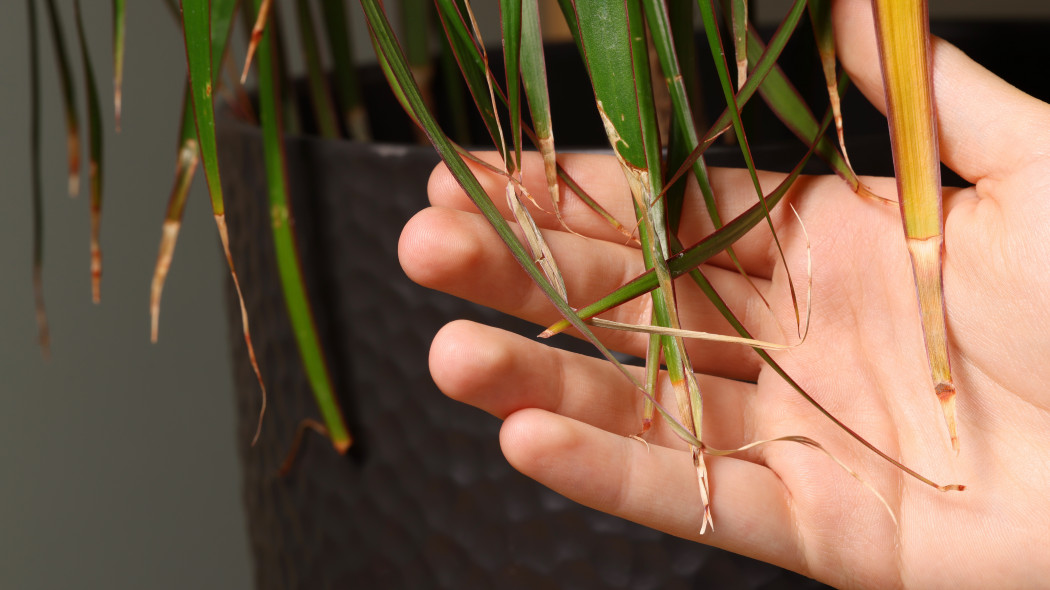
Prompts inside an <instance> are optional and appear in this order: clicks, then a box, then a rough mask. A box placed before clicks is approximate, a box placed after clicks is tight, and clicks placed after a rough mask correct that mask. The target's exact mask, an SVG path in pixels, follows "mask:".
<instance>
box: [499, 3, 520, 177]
mask: <svg viewBox="0 0 1050 590" xmlns="http://www.w3.org/2000/svg"><path fill="white" fill-rule="evenodd" d="M521 10H522V5H521V0H500V19H501V22H502V25H503V64H504V66H505V68H506V72H507V110H508V114H509V117H510V131H511V133H510V134H511V145H512V148H511V149H509V150H508V151H509V152H512V153H513V154H514V157H513V158H512V159H510V160H508V162H507V164H508V166H509V167H510V169H509V170H508V172H510V173H514V172H515V171H517V170H518V168H519V167H520V166H521V82H520V81H519V80H520V79H521V20H522V17H521Z"/></svg>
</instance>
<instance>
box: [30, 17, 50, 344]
mask: <svg viewBox="0 0 1050 590" xmlns="http://www.w3.org/2000/svg"><path fill="white" fill-rule="evenodd" d="M26 13H27V15H28V20H29V22H28V25H29V168H30V182H31V183H32V185H31V194H32V200H33V301H34V305H35V311H36V327H37V343H38V344H39V345H40V352H41V354H43V355H44V358H45V359H48V358H50V357H51V333H50V329H49V328H48V323H47V308H46V307H45V306H44V196H43V180H42V176H43V173H42V171H41V142H40V37H39V33H38V31H37V16H36V0H26Z"/></svg>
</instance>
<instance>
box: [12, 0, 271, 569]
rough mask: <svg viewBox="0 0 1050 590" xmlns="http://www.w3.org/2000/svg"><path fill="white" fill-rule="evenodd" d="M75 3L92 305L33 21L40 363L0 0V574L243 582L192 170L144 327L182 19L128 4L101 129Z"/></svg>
mask: <svg viewBox="0 0 1050 590" xmlns="http://www.w3.org/2000/svg"><path fill="white" fill-rule="evenodd" d="M39 4H40V5H41V6H42V5H43V3H39ZM57 4H59V5H60V6H63V7H65V8H67V9H69V10H66V11H65V12H64V13H63V16H65V17H66V18H65V22H64V24H65V25H66V31H67V33H69V34H71V33H72V32H73V31H74V28H73V24H74V22H73V19H72V11H71V7H72V2H69V1H61V2H58V3H57ZM83 4H84V5H85V6H86V7H90V9H89V10H90V13H89V14H86V15H85V16H86V26H87V30H88V32H89V33H88V34H89V37H90V39H89V42H90V44H91V50H92V53H93V55H94V57H95V60H96V61H95V67H96V70H97V75H98V78H99V80H100V88H99V91H100V93H101V94H102V95H103V101H104V104H103V107H104V116H105V120H106V122H105V125H106V129H107V131H106V136H105V142H106V145H105V151H106V158H107V159H108V163H107V165H106V167H105V172H106V176H105V201H104V215H103V222H102V224H103V234H102V249H103V256H104V261H103V262H104V274H103V283H102V303H101V305H97V306H96V305H93V304H92V303H91V293H90V283H89V273H88V228H89V225H88V224H89V222H88V198H87V195H86V194H82V195H81V196H80V197H79V198H77V199H75V200H72V199H70V198H69V197H68V196H67V194H66V188H65V146H64V140H63V123H62V116H61V112H62V111H61V103H60V100H59V94H58V83H57V78H56V76H55V75H54V73H53V67H52V64H53V60H52V53H51V46H50V41H49V36H46V35H45V36H42V41H43V42H44V45H43V47H42V49H43V53H42V55H41V60H42V64H43V65H44V67H45V69H44V71H45V75H44V76H43V80H42V84H43V93H44V96H45V100H44V104H43V112H44V114H45V117H46V118H45V120H44V129H43V136H44V149H45V161H44V191H45V199H46V211H45V215H46V224H47V225H46V253H45V255H46V266H45V293H46V297H47V305H48V311H49V312H50V320H51V336H52V341H53V351H52V352H53V355H52V359H51V360H50V361H44V360H43V359H42V358H41V354H40V351H39V349H38V348H37V346H36V343H35V340H36V326H35V321H34V317H33V300H32V290H31V284H30V276H31V275H30V272H31V271H30V268H31V267H30V256H31V251H30V244H31V242H30V219H31V218H30V201H29V177H28V168H29V160H28V147H27V138H28V119H27V117H28V112H29V111H28V108H27V103H28V92H29V90H28V64H27V60H26V59H25V58H24V57H22V56H25V55H26V51H27V47H28V36H27V33H26V30H27V29H26V22H27V21H26V15H25V13H24V10H25V3H24V2H5V3H4V6H5V8H4V18H3V19H0V55H5V56H11V59H8V60H7V62H6V64H5V66H4V68H3V70H2V73H0V104H2V105H3V107H4V108H3V109H0V178H2V179H3V183H2V187H3V189H2V195H3V197H2V205H0V269H2V272H3V280H2V281H0V587H2V588H18V589H32V588H48V589H50V588H70V587H71V588H172V589H175V588H243V587H247V586H249V585H250V569H249V561H248V551H247V544H246V535H245V526H244V518H243V515H242V510H241V504H240V488H239V478H240V473H239V467H238V464H237V463H236V460H235V455H234V443H235V440H234V436H235V434H234V421H233V398H232V394H231V379H230V376H229V360H228V359H227V352H226V346H225V338H226V329H225V323H224V319H223V315H222V305H221V303H222V301H223V299H222V280H223V276H224V275H223V272H224V271H223V265H222V260H221V258H220V256H219V250H218V241H217V240H216V238H215V226H214V222H213V221H212V216H211V213H210V207H209V205H208V198H207V193H206V191H204V190H203V182H200V181H199V180H198V182H197V185H196V186H195V187H194V189H193V192H192V194H191V195H190V197H189V199H190V202H189V206H188V210H187V214H186V225H185V227H184V229H183V238H182V240H181V241H180V244H179V250H178V253H177V254H176V259H175V264H174V267H173V269H172V273H171V276H170V281H169V284H168V289H167V291H166V292H165V298H164V309H163V315H162V319H161V338H160V342H159V343H158V344H156V345H151V344H150V343H149V321H148V297H149V284H150V277H151V273H152V269H153V263H154V261H155V258H156V255H157V244H158V240H159V237H160V222H161V220H162V219H163V216H164V209H165V204H166V201H167V196H168V191H169V189H170V187H171V181H172V172H173V169H174V143H175V140H176V133H177V125H178V112H179V109H180V104H181V81H180V79H181V75H180V73H181V72H183V71H185V57H184V53H183V52H182V49H181V45H180V39H179V36H178V29H177V28H176V27H175V26H174V22H175V21H174V20H173V19H172V18H171V17H170V16H169V14H168V13H167V11H166V10H165V9H164V8H163V3H162V2H156V1H154V2H129V3H128V13H129V20H130V21H131V22H130V23H129V24H130V25H131V26H129V28H128V47H129V52H128V56H127V63H126V73H125V76H126V86H125V88H124V117H123V131H122V132H121V133H120V134H119V135H117V134H115V133H114V132H113V114H112V110H113V109H112V102H111V101H112V98H111V97H112V84H111V82H108V81H109V80H111V79H112V66H111V64H110V61H111V60H110V59H109V58H108V57H106V53H107V52H109V51H110V50H109V47H110V41H109V39H108V35H109V33H108V31H109V29H110V27H109V18H110V16H109V3H108V2H100V1H98V0H89V1H88V2H84V3H83ZM39 17H40V18H41V19H43V17H44V14H43V13H42V12H41V13H40V15H39ZM44 24H46V21H44V22H42V23H41V25H44ZM71 39H75V36H72V37H71ZM71 49H72V48H71ZM77 69H78V70H79V67H78V68H77ZM77 83H78V90H82V87H80V85H81V84H82V82H81V81H80V80H79V78H78V81H77ZM81 97H83V92H81ZM81 113H82V115H81V116H82V117H83V116H84V115H83V113H84V107H83V105H81ZM85 188H86V187H85Z"/></svg>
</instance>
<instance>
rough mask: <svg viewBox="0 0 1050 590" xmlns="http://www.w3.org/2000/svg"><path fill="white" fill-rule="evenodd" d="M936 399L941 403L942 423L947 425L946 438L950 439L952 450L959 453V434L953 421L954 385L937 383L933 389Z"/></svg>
mask: <svg viewBox="0 0 1050 590" xmlns="http://www.w3.org/2000/svg"><path fill="white" fill-rule="evenodd" d="M934 391H936V392H937V399H938V400H940V402H941V411H942V412H943V413H944V422H945V423H946V424H947V425H948V436H950V437H951V441H952V450H953V451H955V453H956V454H958V453H959V433H958V428H957V426H956V421H955V385H953V384H952V383H950V382H949V383H938V384H937V387H936V388H934Z"/></svg>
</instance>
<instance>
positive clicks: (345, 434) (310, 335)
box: [256, 0, 351, 453]
mask: <svg viewBox="0 0 1050 590" xmlns="http://www.w3.org/2000/svg"><path fill="white" fill-rule="evenodd" d="M256 2H258V0H256ZM257 6H258V5H257ZM271 36H272V35H271V31H270V29H269V28H268V29H267V30H266V31H265V32H264V33H263V36H262V39H260V41H259V46H258V49H257V57H256V59H257V60H258V67H259V70H258V76H259V120H260V123H261V124H262V135H263V155H264V158H265V161H266V186H267V193H268V195H269V209H270V222H271V228H272V230H273V240H274V248H275V254H276V257H277V270H278V274H279V275H280V278H281V291H282V292H283V294H284V302H285V306H286V308H287V310H288V317H289V319H290V320H291V323H292V330H293V332H294V333H295V340H296V344H297V345H298V348H299V356H300V358H301V359H302V362H303V368H304V369H305V371H306V376H307V379H308V380H309V382H310V388H311V390H312V391H313V394H314V399H315V400H316V402H317V406H318V408H319V409H320V412H321V416H322V418H323V420H324V423H325V426H326V428H327V429H328V435H329V437H330V438H331V441H332V446H333V447H335V449H336V450H337V451H339V452H340V453H344V452H346V450H347V449H348V448H349V447H350V444H351V438H350V433H349V431H348V429H347V427H346V422H345V421H344V420H343V414H342V410H341V409H340V408H339V402H338V400H337V399H336V397H335V389H334V387H333V386H332V380H331V376H330V375H329V372H328V366H327V363H326V362H325V358H324V354H323V351H322V349H321V343H320V339H319V338H318V336H317V329H316V326H315V323H314V317H313V312H312V311H311V309H310V304H309V298H308V297H307V293H306V286H305V282H304V280H303V273H302V268H301V265H300V262H299V253H298V250H297V248H296V242H295V230H294V228H295V222H294V219H293V218H292V207H291V205H290V203H289V195H288V176H287V171H286V163H285V156H284V138H283V136H282V129H283V124H282V123H281V120H280V113H281V106H280V104H279V101H280V93H279V92H278V84H279V79H278V76H277V71H276V68H275V61H276V60H275V59H274V49H273V47H272V43H271V40H270V39H271Z"/></svg>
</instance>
